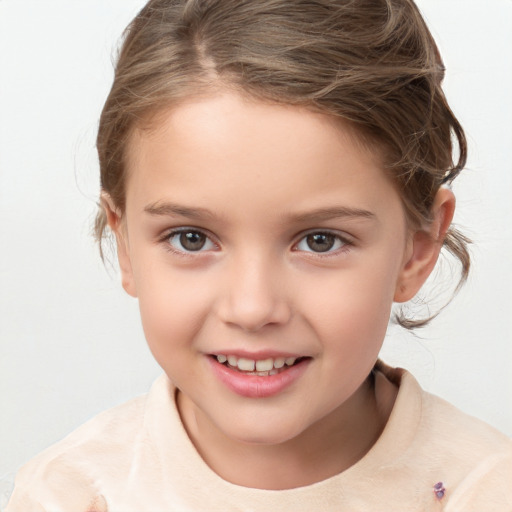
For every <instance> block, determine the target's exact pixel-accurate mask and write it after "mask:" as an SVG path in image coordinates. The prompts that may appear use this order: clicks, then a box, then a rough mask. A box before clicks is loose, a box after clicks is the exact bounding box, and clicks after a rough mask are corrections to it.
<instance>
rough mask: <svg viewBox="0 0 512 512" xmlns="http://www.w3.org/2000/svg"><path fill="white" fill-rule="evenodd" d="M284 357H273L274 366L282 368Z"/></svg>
mask: <svg viewBox="0 0 512 512" xmlns="http://www.w3.org/2000/svg"><path fill="white" fill-rule="evenodd" d="M284 362H285V359H284V357H276V358H275V359H274V368H277V369H279V368H282V367H283V366H284Z"/></svg>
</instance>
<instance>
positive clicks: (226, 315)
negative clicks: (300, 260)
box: [218, 256, 291, 332]
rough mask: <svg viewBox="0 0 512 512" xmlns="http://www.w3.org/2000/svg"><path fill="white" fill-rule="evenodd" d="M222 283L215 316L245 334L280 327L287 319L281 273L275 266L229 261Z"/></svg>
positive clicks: (259, 261) (255, 261)
mask: <svg viewBox="0 0 512 512" xmlns="http://www.w3.org/2000/svg"><path fill="white" fill-rule="evenodd" d="M226 279H227V282H225V283H224V285H225V288H224V293H223V296H222V299H221V301H220V304H219V309H218V311H219V316H220V317H221V320H222V321H223V322H225V323H226V324H230V325H232V326H236V327H238V328H240V329H242V330H243V331H245V332H257V331H259V330H260V329H262V328H263V327H265V326H270V325H275V326H277V325H284V324H286V323H287V322H288V321H289V319H290V317H291V305H290V301H289V300H288V298H287V293H286V286H285V282H284V278H283V272H282V271H280V269H279V266H276V265H275V263H273V262H271V261H267V260H266V259H265V258H262V257H255V256H249V257H246V258H240V259H239V260H238V261H236V262H232V265H230V269H229V272H228V273H227V278H226Z"/></svg>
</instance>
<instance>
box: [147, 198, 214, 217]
mask: <svg viewBox="0 0 512 512" xmlns="http://www.w3.org/2000/svg"><path fill="white" fill-rule="evenodd" d="M144 211H145V212H146V213H149V214H150V215H155V216H162V215H166V216H180V217H188V218H189V219H202V218H205V217H207V218H209V217H214V215H213V213H212V212H211V211H210V210H207V209H206V208H190V207H188V206H184V205H180V204H176V203H168V202H156V203H151V204H148V205H147V206H145V207H144Z"/></svg>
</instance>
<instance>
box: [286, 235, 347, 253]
mask: <svg viewBox="0 0 512 512" xmlns="http://www.w3.org/2000/svg"><path fill="white" fill-rule="evenodd" d="M316 234H319V235H320V234H323V235H331V236H333V237H335V238H337V239H338V240H339V241H340V242H341V243H342V245H341V247H338V248H337V249H334V250H329V251H325V252H316V251H312V250H311V251H306V250H301V249H297V247H298V245H299V244H300V243H301V242H302V241H303V240H304V239H305V238H307V237H308V236H310V235H316ZM353 245H354V237H351V236H350V235H348V234H347V233H344V232H340V231H337V230H334V229H322V228H317V229H309V230H307V231H305V232H303V233H301V234H300V235H299V236H298V237H297V238H296V241H295V242H294V244H293V246H292V250H293V251H296V252H303V253H306V254H308V255H313V256H315V257H319V258H322V257H324V258H326V257H329V256H334V255H337V254H339V253H340V252H344V251H346V250H348V248H349V247H351V246H353Z"/></svg>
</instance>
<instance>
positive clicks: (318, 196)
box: [126, 93, 396, 208]
mask: <svg viewBox="0 0 512 512" xmlns="http://www.w3.org/2000/svg"><path fill="white" fill-rule="evenodd" d="M126 156H127V201H128V202H129V201H130V200H135V199H136V200H137V201H139V202H140V206H142V203H143V202H145V203H146V204H147V203H149V202H154V201H155V200H156V199H158V198H157V196H158V195H161V196H162V199H166V197H165V196H172V199H179V200H180V201H183V200H186V201H188V200H192V199H193V200H196V201H200V202H201V201H206V202H209V203H211V204H213V203H214V200H215V197H218V198H219V205H218V206H222V207H225V205H223V204H222V203H223V202H224V201H225V200H226V196H230V197H231V202H235V203H236V202H237V201H242V202H243V201H246V202H247V201H249V204H246V207H247V208H249V206H250V203H251V202H252V201H253V200H254V199H255V197H256V196H258V198H259V199H262V200H264V201H265V202H266V204H267V206H268V208H279V207H280V206H283V207H284V205H286V207H290V203H293V201H295V202H296V206H297V208H300V207H301V203H305V204H304V207H306V206H310V203H311V205H313V203H315V202H319V203H321V202H322V201H324V202H325V200H327V199H328V200H329V201H332V202H336V201H342V202H344V203H346V204H345V206H349V207H350V206H352V205H351V204H349V203H351V202H353V203H358V202H359V203H365V204H366V205H367V206H369V205H370V204H371V203H376V202H378V201H382V200H384V201H386V200H387V199H386V198H385V196H386V194H390V193H393V192H394V191H393V186H392V184H391V183H390V181H389V179H388V178H387V176H386V174H385V173H384V171H383V166H382V163H381V160H380V158H379V155H378V153H377V152H374V151H371V150H370V149H369V148H368V147H365V146H364V145H363V144H362V143H361V142H360V141H359V140H358V138H357V137H356V136H355V134H354V131H353V130H352V129H351V128H350V127H348V126H346V125H344V124H343V123H341V122H338V121H335V120H333V118H332V117H331V116H328V115H325V114H320V113H315V112H312V111H310V110H307V109H305V108H301V107H296V106H284V105H276V104H269V103H264V102H261V101H255V100H250V99H247V98H242V97H241V96H238V95H236V94H232V93H226V94H220V95H217V96H213V97H203V98H197V99H194V100H190V101H186V102H184V103H182V104H180V105H179V106H177V107H174V108H172V109H169V110H166V111H162V112H161V113H160V114H159V115H158V116H156V117H154V118H153V120H152V123H151V126H150V127H145V128H144V129H136V130H135V131H134V133H133V134H132V137H131V140H130V143H129V145H128V151H127V155H126ZM394 195H395V196H396V193H394ZM306 203H308V204H306ZM313 206H316V205H313ZM319 206H321V205H319ZM359 206H361V205H358V207H359ZM361 207H362V206H361Z"/></svg>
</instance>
